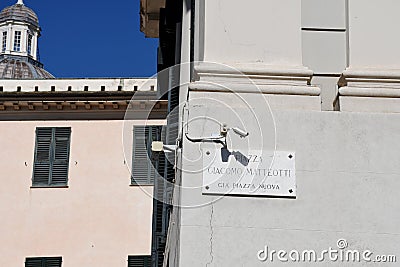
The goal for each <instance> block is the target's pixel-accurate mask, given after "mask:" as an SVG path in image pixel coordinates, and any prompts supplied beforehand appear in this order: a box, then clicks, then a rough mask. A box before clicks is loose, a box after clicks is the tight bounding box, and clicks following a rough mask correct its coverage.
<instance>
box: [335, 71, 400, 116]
mask: <svg viewBox="0 0 400 267" xmlns="http://www.w3.org/2000/svg"><path fill="white" fill-rule="evenodd" d="M339 86H340V88H339V98H338V103H337V104H338V105H337V107H338V109H339V110H341V111H356V112H389V113H390V112H393V113H397V112H399V108H398V105H399V103H400V69H378V68H349V69H346V70H345V71H344V72H343V73H342V77H341V79H340V82H339Z"/></svg>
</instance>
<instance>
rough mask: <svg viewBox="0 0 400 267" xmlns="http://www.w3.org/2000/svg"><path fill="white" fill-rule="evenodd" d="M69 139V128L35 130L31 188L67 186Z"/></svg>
mask: <svg viewBox="0 0 400 267" xmlns="http://www.w3.org/2000/svg"><path fill="white" fill-rule="evenodd" d="M70 139H71V128H70V127H38V128H36V146H35V161H34V165H33V177H32V186H33V187H43V186H44V187H51V186H55V187H56V186H66V185H67V184H68V166H69V150H70Z"/></svg>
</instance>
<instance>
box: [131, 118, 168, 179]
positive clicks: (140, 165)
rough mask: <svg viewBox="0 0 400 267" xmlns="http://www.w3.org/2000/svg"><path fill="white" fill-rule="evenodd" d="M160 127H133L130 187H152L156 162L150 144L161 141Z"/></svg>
mask: <svg viewBox="0 0 400 267" xmlns="http://www.w3.org/2000/svg"><path fill="white" fill-rule="evenodd" d="M160 136H161V126H134V127H133V149H132V177H131V184H132V185H154V177H155V175H156V173H157V171H156V168H157V166H156V162H157V161H156V160H155V158H154V157H153V155H152V152H151V143H152V142H153V141H159V140H160V139H161V137H160Z"/></svg>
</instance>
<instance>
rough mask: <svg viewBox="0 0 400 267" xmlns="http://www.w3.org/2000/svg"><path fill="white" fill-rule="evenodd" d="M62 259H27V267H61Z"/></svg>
mask: <svg viewBox="0 0 400 267" xmlns="http://www.w3.org/2000/svg"><path fill="white" fill-rule="evenodd" d="M61 263H62V257H37V258H26V260H25V267H61Z"/></svg>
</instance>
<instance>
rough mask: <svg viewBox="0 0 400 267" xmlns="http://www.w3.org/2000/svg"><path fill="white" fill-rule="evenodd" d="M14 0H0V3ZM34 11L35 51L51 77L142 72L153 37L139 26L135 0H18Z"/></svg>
mask: <svg viewBox="0 0 400 267" xmlns="http://www.w3.org/2000/svg"><path fill="white" fill-rule="evenodd" d="M16 2H17V0H3V1H1V2H0V8H1V9H3V8H4V7H6V6H9V5H13V4H15V3H16ZM24 3H25V5H26V6H28V7H30V8H31V9H33V10H34V11H35V12H36V14H37V15H38V17H39V23H40V26H41V28H42V36H41V37H40V38H39V52H40V59H41V62H42V63H43V64H44V66H45V69H46V70H48V71H50V72H51V73H52V74H53V75H54V76H55V77H57V78H65V77H148V76H151V75H153V74H155V73H156V65H157V64H156V63H157V55H156V51H157V43H158V40H157V39H150V38H145V37H144V35H143V33H142V32H140V17H139V7H140V1H139V0H118V1H112V0H111V1H110V0H97V1H96V0H67V1H61V0H52V1H49V0H45V1H43V0H24Z"/></svg>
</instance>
